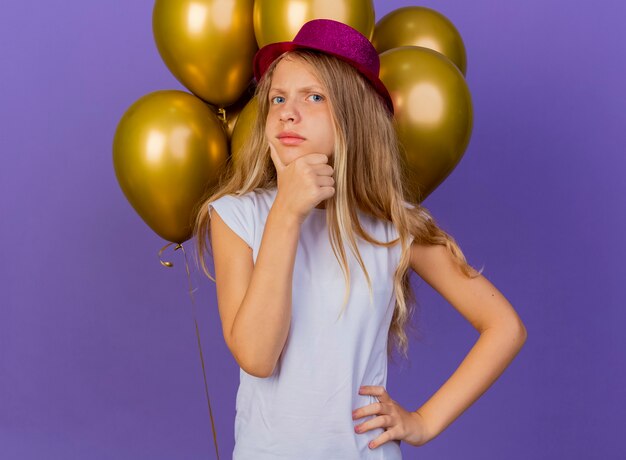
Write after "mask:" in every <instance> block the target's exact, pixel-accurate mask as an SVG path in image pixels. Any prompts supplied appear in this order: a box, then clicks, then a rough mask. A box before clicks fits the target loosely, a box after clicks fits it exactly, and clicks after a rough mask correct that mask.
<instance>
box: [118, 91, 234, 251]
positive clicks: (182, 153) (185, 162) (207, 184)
mask: <svg viewBox="0 0 626 460" xmlns="http://www.w3.org/2000/svg"><path fill="white" fill-rule="evenodd" d="M227 149H228V147H227V139H226V134H225V132H224V129H223V127H222V123H221V122H220V121H219V120H218V119H217V117H216V116H215V114H214V113H213V112H212V111H211V110H210V109H209V107H208V106H207V105H206V104H205V103H204V102H202V101H201V100H200V99H198V98H197V97H195V96H192V95H191V94H188V93H185V92H183V91H156V92H154V93H150V94H147V95H145V96H143V97H142V98H140V99H139V100H137V101H136V102H135V103H134V104H133V105H132V106H131V107H130V108H129V109H128V110H127V111H126V113H124V115H123V116H122V118H121V120H120V122H119V124H118V126H117V129H116V132H115V138H114V140H113V165H114V167H115V174H116V176H117V180H118V182H119V184H120V187H121V188H122V191H123V192H124V195H126V198H127V199H128V201H129V202H130V204H131V205H132V206H133V208H134V209H135V211H136V212H137V214H139V216H141V218H142V219H143V220H144V221H145V223H146V224H148V226H149V227H150V228H152V230H154V231H155V232H156V233H157V234H158V235H159V236H161V237H162V238H164V239H165V240H167V241H172V242H175V243H182V242H184V241H186V240H188V239H189V238H190V237H191V234H192V231H193V219H194V218H195V215H194V207H195V206H196V204H198V202H199V200H200V199H201V198H202V197H203V195H204V193H205V192H206V191H207V189H209V188H211V187H213V186H214V185H216V183H217V178H218V174H219V173H220V169H221V168H222V167H223V166H224V164H225V162H226V159H227V156H228V150H227Z"/></svg>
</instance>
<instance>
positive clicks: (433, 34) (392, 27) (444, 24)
mask: <svg viewBox="0 0 626 460" xmlns="http://www.w3.org/2000/svg"><path fill="white" fill-rule="evenodd" d="M372 44H373V45H374V47H375V48H376V50H377V51H378V53H379V54H380V53H382V52H384V51H387V50H390V49H392V48H398V47H400V46H407V45H412V46H422V47H424V48H430V49H432V50H435V51H438V52H439V53H441V54H443V55H444V56H446V57H447V58H448V59H450V60H451V61H452V62H454V64H455V65H456V66H457V67H458V68H459V70H460V71H461V73H462V74H463V75H465V74H466V70H467V56H466V53H465V45H464V44H463V39H462V38H461V34H459V31H458V30H457V29H456V27H454V24H452V22H451V21H450V20H449V19H448V18H446V17H445V16H444V15H443V14H441V13H439V12H437V11H435V10H432V9H430V8H425V7H423V6H407V7H404V8H398V9H397V10H394V11H392V12H390V13H388V14H387V15H385V16H383V17H382V19H380V21H378V22H377V23H376V27H375V28H374V37H373V38H372Z"/></svg>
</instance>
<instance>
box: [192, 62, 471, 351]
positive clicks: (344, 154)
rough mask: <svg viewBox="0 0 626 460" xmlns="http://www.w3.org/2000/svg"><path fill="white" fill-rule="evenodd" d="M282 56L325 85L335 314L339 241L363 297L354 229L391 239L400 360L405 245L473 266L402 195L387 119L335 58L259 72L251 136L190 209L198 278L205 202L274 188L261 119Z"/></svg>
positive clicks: (408, 303) (410, 306) (204, 247)
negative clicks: (369, 226)
mask: <svg viewBox="0 0 626 460" xmlns="http://www.w3.org/2000/svg"><path fill="white" fill-rule="evenodd" d="M287 56H289V58H290V59H292V58H296V59H302V60H303V61H304V62H306V63H308V64H309V66H310V69H311V71H312V72H314V74H315V75H316V77H317V78H318V80H319V81H320V82H321V84H322V85H323V87H324V88H325V89H326V91H327V95H328V97H327V100H328V102H329V104H330V108H331V114H332V118H333V124H334V129H335V146H334V153H333V156H332V157H331V160H330V164H331V165H332V166H333V168H334V179H335V194H334V195H333V196H332V197H331V198H330V199H328V200H326V202H325V203H326V214H327V222H328V232H329V238H330V242H331V247H332V249H333V253H334V254H335V257H336V258H337V260H338V262H339V264H340V266H341V269H342V271H343V273H344V279H345V282H346V293H345V296H344V302H343V307H342V310H341V312H343V311H344V309H345V307H346V304H347V300H348V297H349V293H350V270H349V268H348V262H347V258H346V253H345V250H344V246H343V242H344V241H347V242H348V245H349V247H350V250H351V252H352V253H353V254H354V255H355V258H356V259H357V261H358V263H359V265H360V267H361V269H362V270H363V272H364V274H365V278H366V280H367V283H368V286H369V291H370V299H371V297H372V283H371V280H370V277H369V274H368V271H367V268H366V267H365V264H364V263H363V260H362V259H361V256H360V252H359V249H358V246H357V243H356V240H355V234H356V235H358V236H359V237H361V238H362V239H363V240H365V241H368V242H370V243H372V244H375V245H377V246H385V247H391V246H394V245H395V244H398V243H399V244H400V245H401V248H402V250H401V251H402V252H401V257H400V262H399V265H398V267H397V269H396V270H395V272H394V277H393V285H394V292H395V299H396V302H395V306H394V312H393V316H392V320H391V325H390V328H389V337H388V339H389V340H388V347H387V354H388V357H389V358H390V359H391V360H392V361H393V354H392V351H393V348H394V347H395V348H396V349H398V351H400V352H401V354H402V356H403V357H405V358H407V350H408V342H409V341H408V338H407V333H406V332H407V330H409V329H410V328H411V326H412V324H411V321H410V319H411V317H412V315H413V312H414V309H415V305H416V299H415V294H414V292H413V290H412V287H411V284H410V280H409V275H410V270H409V269H410V248H411V243H412V242H413V241H415V242H416V243H418V244H422V245H443V246H446V247H447V248H448V250H449V251H450V252H451V253H452V254H453V256H454V258H455V260H456V261H457V262H458V264H459V265H460V267H461V270H462V272H463V273H464V274H465V275H466V276H468V277H472V275H473V274H474V273H475V270H474V268H473V267H471V266H470V265H469V264H468V263H467V261H466V259H465V257H464V255H463V253H462V251H461V249H460V248H459V246H458V245H457V244H456V242H455V240H454V239H453V238H452V237H451V236H450V235H448V234H447V233H446V232H445V231H444V230H442V229H441V228H439V226H438V225H437V224H436V222H435V220H434V218H433V217H432V215H431V214H430V213H429V212H428V210H427V209H426V208H424V207H423V206H421V205H420V204H419V203H416V202H414V200H412V199H410V198H409V188H408V178H407V175H406V174H405V164H404V159H403V155H402V153H401V150H400V145H399V141H398V138H397V134H396V128H395V121H394V118H393V116H392V115H391V114H390V113H389V112H388V111H387V110H386V108H385V105H384V102H383V101H382V98H381V97H380V96H379V95H378V93H376V91H375V90H374V89H373V87H372V86H371V85H370V84H369V83H368V82H367V81H366V80H365V79H364V78H363V77H362V76H361V75H360V74H359V73H358V72H357V71H356V70H355V69H354V68H353V67H352V66H351V65H350V64H348V63H346V62H344V61H342V60H340V59H338V58H335V57H333V56H329V55H327V54H323V53H316V52H312V51H303V50H297V51H290V52H287V53H284V54H283V55H281V56H280V57H279V58H278V59H276V60H275V61H274V62H273V63H272V65H271V66H270V67H269V68H268V70H267V71H266V73H265V74H264V75H263V77H262V78H261V80H260V81H259V83H258V85H257V87H256V91H255V97H256V98H257V103H258V112H257V118H256V120H255V123H254V124H253V128H252V133H251V135H250V136H249V137H248V138H247V139H246V141H245V143H244V144H243V145H242V147H241V149H240V150H239V151H238V152H237V161H235V162H233V161H232V157H231V159H229V161H228V163H227V167H226V168H225V169H224V171H223V174H222V175H221V176H220V178H219V182H218V185H217V187H216V188H215V189H214V190H213V191H211V193H210V195H209V196H208V197H206V198H205V199H203V200H202V202H201V203H200V206H199V209H198V211H197V217H196V222H195V228H194V236H195V237H196V242H197V247H196V249H197V254H198V255H199V257H200V265H201V267H202V270H203V271H204V273H205V274H206V276H208V277H209V279H211V280H213V281H215V279H214V278H213V277H211V274H210V273H209V271H208V269H207V264H206V254H209V253H210V248H211V241H210V240H211V233H210V217H209V212H208V203H209V202H211V201H213V200H216V199H217V198H220V197H222V196H224V195H235V196H240V195H243V194H245V193H248V192H251V191H253V190H255V189H257V188H261V189H269V188H275V187H276V186H277V181H276V179H277V178H276V169H275V167H274V164H273V162H272V159H271V157H270V152H269V145H268V142H267V139H266V136H265V122H266V119H267V113H268V110H269V98H268V93H269V89H270V85H271V79H272V75H273V72H274V69H275V67H276V65H277V64H278V62H279V61H280V60H281V59H284V58H285V57H287ZM333 163H334V164H333ZM357 209H359V210H361V211H362V212H364V213H366V214H369V215H371V216H373V217H375V218H377V219H382V220H384V221H388V222H392V223H393V224H394V225H395V227H396V229H397V231H398V235H399V237H398V238H397V239H395V240H392V241H389V242H385V241H378V240H376V239H374V238H373V237H372V236H371V235H369V234H368V233H366V232H365V231H364V229H363V227H362V226H361V225H360V222H359V219H358V216H357ZM474 276H477V275H474ZM340 314H341V313H340Z"/></svg>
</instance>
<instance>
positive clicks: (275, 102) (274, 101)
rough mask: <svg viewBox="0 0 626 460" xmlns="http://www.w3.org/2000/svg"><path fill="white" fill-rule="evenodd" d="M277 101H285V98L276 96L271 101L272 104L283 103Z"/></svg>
mask: <svg viewBox="0 0 626 460" xmlns="http://www.w3.org/2000/svg"><path fill="white" fill-rule="evenodd" d="M276 99H283V100H284V99H285V98H284V97H282V96H274V97H273V98H272V99H270V101H271V102H272V104H278V103H280V102H282V101H278V102H277V101H276Z"/></svg>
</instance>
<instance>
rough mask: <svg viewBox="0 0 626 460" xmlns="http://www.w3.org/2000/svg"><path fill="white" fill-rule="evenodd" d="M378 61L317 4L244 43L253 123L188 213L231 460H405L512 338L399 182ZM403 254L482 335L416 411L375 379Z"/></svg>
mask: <svg viewBox="0 0 626 460" xmlns="http://www.w3.org/2000/svg"><path fill="white" fill-rule="evenodd" d="M378 71H379V59H378V55H377V53H376V50H375V49H374V47H373V46H372V45H371V43H370V42H369V41H368V40H367V38H366V37H365V36H363V35H362V34H360V33H359V32H358V31H356V30H354V29H353V28H351V27H349V26H347V25H345V24H342V23H339V22H336V21H331V20H327V19H316V20H313V21H310V22H308V23H306V24H305V25H304V26H303V27H302V29H301V30H300V31H299V32H298V34H297V35H296V37H295V38H294V40H293V41H291V42H282V43H274V44H270V45H267V46H265V47H263V48H261V49H260V50H259V51H258V53H257V55H256V56H255V59H254V72H255V77H256V80H257V82H258V86H257V88H256V98H257V101H258V116H257V119H256V122H255V124H254V126H253V132H252V134H251V136H250V137H249V139H247V141H246V143H245V145H244V146H243V147H242V148H241V150H240V151H239V152H238V156H237V161H235V162H234V163H233V164H232V165H231V166H232V167H231V168H229V169H228V171H227V174H226V175H225V176H224V177H223V178H222V181H221V183H220V186H219V187H218V189H217V191H215V192H214V193H213V194H212V195H211V196H209V197H208V199H207V200H206V201H204V203H203V205H202V207H201V210H200V212H199V213H198V217H197V221H196V227H195V235H196V237H197V242H198V254H199V255H200V262H201V265H202V268H203V270H204V272H205V273H206V275H207V276H208V277H209V278H210V279H213V278H212V277H211V275H210V273H209V271H208V269H207V264H206V261H207V257H208V253H209V249H211V251H210V254H211V256H212V258H213V262H214V267H215V280H214V281H215V282H216V289H217V301H218V308H219V314H220V318H221V322H222V327H223V334H224V339H225V341H226V344H227V345H228V348H229V349H230V351H231V352H232V354H233V356H234V358H235V359H236V361H237V363H238V364H239V366H240V368H241V371H240V386H239V390H238V392H237V400H236V418H235V449H234V452H233V458H234V459H235V460H266V459H267V460H269V459H293V460H301V459H302V460H304V459H311V460H334V459H338V460H351V459H354V460H357V459H387V460H396V459H401V458H402V453H401V450H400V442H401V441H404V442H405V443H407V444H409V445H411V446H421V445H423V444H425V443H426V442H428V441H430V440H432V439H433V438H435V437H436V436H437V435H438V434H439V433H441V432H442V431H443V430H444V429H445V428H446V427H447V426H448V425H449V424H450V423H452V421H453V420H454V419H456V418H457V417H458V416H459V415H460V414H461V413H462V412H463V411H465V409H467V408H468V407H469V406H470V405H471V404H472V403H473V402H474V401H475V400H476V399H478V397H479V396H480V395H481V394H482V393H483V392H484V391H486V390H487V388H488V387H489V386H490V385H491V384H492V383H493V382H494V381H495V379H496V378H497V377H498V376H499V375H500V374H501V373H502V372H503V371H504V369H505V368H506V366H507V365H508V364H509V363H510V361H511V360H512V359H513V358H514V356H515V355H516V354H517V352H518V351H519V349H520V348H521V346H522V345H523V343H524V341H525V338H526V331H525V328H524V326H523V324H522V322H521V320H520V319H519V317H518V316H517V314H516V313H515V311H514V309H513V308H512V306H511V305H510V304H509V302H507V300H506V299H505V298H504V297H503V296H502V294H501V293H500V292H499V291H498V290H497V289H496V288H495V287H494V286H493V285H492V284H491V283H490V282H489V281H488V280H487V279H486V278H484V277H483V276H482V275H481V273H480V272H477V271H476V270H474V269H473V268H472V267H471V266H470V265H469V264H468V263H467V262H466V260H465V257H464V256H463V253H462V252H461V249H460V248H459V247H458V245H457V244H456V243H455V241H454V239H453V238H452V237H451V236H450V235H448V234H447V233H446V232H445V231H443V230H442V229H440V228H439V227H438V226H437V225H436V223H435V221H434V219H433V217H432V216H431V215H430V213H429V212H428V211H427V210H426V209H425V208H424V207H423V206H421V205H420V204H418V203H415V202H414V201H415V200H414V199H412V198H411V197H410V196H409V195H408V192H407V190H408V187H407V183H406V179H405V176H404V175H403V169H402V168H403V167H402V158H401V152H400V150H399V147H398V139H397V137H396V132H395V129H394V124H393V103H392V100H391V97H390V95H389V93H388V91H387V89H386V88H385V86H384V85H383V83H382V82H381V81H380V80H379V77H378ZM346 243H347V247H348V249H349V252H348V251H346ZM409 269H412V270H413V271H415V272H416V273H417V274H418V275H419V276H420V277H422V278H423V279H424V280H425V281H426V282H428V283H429V284H430V285H431V286H432V287H433V288H434V289H436V290H437V291H438V292H439V293H440V294H441V295H442V296H443V297H444V298H445V299H447V300H448V301H449V302H450V303H451V304H452V306H453V307H454V308H456V309H457V310H458V311H459V312H460V313H461V314H462V315H463V316H464V317H465V318H466V319H467V320H468V321H469V322H470V323H471V324H472V325H473V326H474V327H475V328H476V329H477V330H478V331H479V332H480V333H481V335H480V338H479V340H478V341H477V343H476V344H475V345H474V347H473V348H472V350H471V351H470V353H469V354H468V356H467V357H466V358H465V360H464V361H463V362H462V363H461V365H460V366H459V368H458V369H457V370H456V371H455V372H454V374H453V375H452V376H451V377H450V379H449V380H448V381H447V382H446V383H445V384H444V385H443V386H442V387H441V389H440V390H438V391H437V392H436V393H435V394H434V395H433V396H432V397H431V398H430V399H429V400H428V401H427V402H426V403H425V404H423V405H422V406H421V407H420V408H419V409H417V410H415V409H413V408H411V409H409V410H407V409H404V408H403V407H401V406H400V405H399V404H398V403H397V402H395V401H394V400H393V399H392V398H391V395H389V394H388V393H387V391H386V390H385V385H386V383H387V361H388V358H389V357H391V352H392V350H393V348H394V347H393V346H394V345H395V348H397V349H398V350H399V351H401V353H402V354H403V356H404V357H405V358H406V356H407V355H406V350H407V345H408V340H407V334H406V329H407V327H408V326H409V324H410V318H411V313H412V311H413V308H412V306H413V305H412V304H413V303H414V300H415V299H414V294H413V292H412V289H411V285H410V283H409V274H410V272H409Z"/></svg>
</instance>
